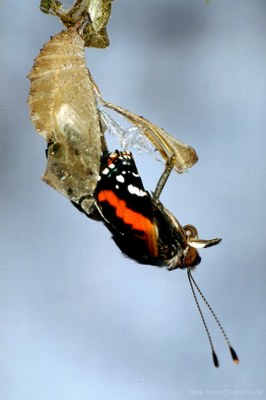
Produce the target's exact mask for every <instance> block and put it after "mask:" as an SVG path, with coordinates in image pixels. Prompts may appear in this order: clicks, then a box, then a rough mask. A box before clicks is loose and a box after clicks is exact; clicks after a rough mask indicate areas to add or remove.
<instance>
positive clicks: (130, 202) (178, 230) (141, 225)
mask: <svg viewBox="0 0 266 400" xmlns="http://www.w3.org/2000/svg"><path fill="white" fill-rule="evenodd" d="M169 169H170V168H169ZM168 176H169V170H168V169H167V168H166V169H165V172H164V173H163V175H162V177H161V179H160V180H159V182H158V185H157V188H156V190H155V192H154V194H153V195H151V194H150V193H149V192H148V191H146V190H145V189H144V186H143V183H142V180H141V177H140V175H139V173H138V170H137V168H136V165H135V162H134V159H133V156H132V153H131V152H129V151H123V152H119V151H115V152H113V153H109V154H108V155H107V156H103V158H102V162H101V173H100V177H99V181H98V184H97V186H96V190H95V193H94V196H95V210H94V212H92V214H90V215H88V216H89V217H94V218H95V219H99V216H98V217H95V214H97V213H98V214H99V215H100V219H102V221H103V222H104V223H105V225H106V226H107V228H108V229H109V230H110V231H111V233H112V235H113V236H112V237H113V239H114V241H115V243H116V244H117V245H118V247H119V248H120V250H121V251H122V252H123V253H124V254H126V255H127V256H128V257H130V258H132V259H134V260H135V261H137V262H139V263H141V264H150V265H156V266H166V267H167V268H168V269H169V270H173V269H176V268H188V267H189V268H190V267H195V266H196V265H197V264H199V262H200V256H199V254H198V252H197V249H198V248H204V247H210V246H214V245H216V244H218V243H219V242H220V241H221V239H211V240H200V239H198V233H197V230H196V228H195V227H193V226H192V225H186V226H184V227H182V226H181V225H180V223H179V222H178V220H177V219H176V218H175V217H174V216H173V214H172V213H171V212H170V211H169V210H167V209H166V208H165V207H164V206H163V204H162V203H161V202H160V200H159V195H160V193H161V190H162V188H163V186H164V184H165V182H166V180H167V178H168ZM83 201H86V198H84V197H83V198H82V199H81V200H80V202H79V207H80V209H81V210H82V209H83V207H82V203H83ZM84 212H85V211H84Z"/></svg>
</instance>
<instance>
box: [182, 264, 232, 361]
mask: <svg viewBox="0 0 266 400" xmlns="http://www.w3.org/2000/svg"><path fill="white" fill-rule="evenodd" d="M187 275H188V280H189V284H190V287H191V290H192V293H193V297H194V300H195V303H196V305H197V307H198V310H199V313H200V316H201V319H202V322H203V325H204V328H205V331H206V333H207V336H208V339H209V343H210V346H211V350H212V358H213V363H214V365H215V367H219V360H218V357H217V355H216V353H215V350H214V346H213V342H212V339H211V335H210V332H209V329H208V327H207V324H206V321H205V319H204V316H203V313H202V310H201V308H200V305H199V302H198V299H197V296H196V293H195V289H194V287H195V288H196V289H197V291H198V293H199V294H200V296H201V298H202V300H203V301H204V303H205V304H206V306H207V307H208V309H209V310H210V312H211V314H212V316H213V318H214V320H215V321H216V323H217V325H218V327H219V329H220V331H221V332H222V335H223V337H224V339H225V341H226V343H227V345H228V348H229V351H230V354H231V357H232V359H233V362H234V363H235V364H238V363H239V358H238V356H237V354H236V352H235V350H234V349H233V347H232V346H231V343H230V341H229V339H228V336H227V334H226V333H225V330H224V328H223V327H222V325H221V323H220V321H219V319H218V317H217V315H216V314H215V312H214V311H213V309H212V307H211V306H210V304H209V303H208V301H207V300H206V297H205V296H204V294H203V293H202V291H201V290H200V288H199V286H198V285H197V283H196V281H195V279H194V278H193V276H192V275H191V271H190V269H189V268H188V269H187ZM193 285H194V287H193Z"/></svg>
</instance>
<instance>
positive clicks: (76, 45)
mask: <svg viewBox="0 0 266 400" xmlns="http://www.w3.org/2000/svg"><path fill="white" fill-rule="evenodd" d="M29 79H30V81H31V86H30V95H29V99H28V103H29V107H30V114H31V120H32V122H33V124H34V126H35V128H36V130H37V132H38V133H39V134H40V135H42V136H44V137H45V139H46V141H47V144H48V151H47V158H48V160H47V167H46V171H45V174H44V175H43V178H42V179H43V180H44V181H45V182H46V183H48V184H49V185H50V186H52V187H53V188H54V189H56V190H57V191H58V192H60V193H62V194H63V195H64V196H66V197H67V198H68V199H69V200H71V201H74V202H77V201H78V199H79V198H80V197H81V196H83V195H86V196H87V198H89V196H90V195H91V196H92V195H93V192H94V190H95V187H96V184H97V179H98V175H99V168H100V156H101V147H102V146H101V143H102V138H101V137H102V127H101V123H100V118H99V112H98V109H97V105H96V97H95V93H94V90H93V86H92V83H91V80H90V75H89V73H88V70H87V67H86V62H85V54H84V41H83V39H82V37H81V36H80V35H79V33H78V32H77V30H76V29H75V28H70V29H68V30H67V31H63V32H61V33H59V34H57V35H55V36H54V37H52V38H51V39H50V40H49V42H48V43H46V44H45V46H44V47H43V49H42V50H41V52H40V54H39V55H38V57H37V58H36V59H35V62H34V65H33V68H32V70H31V72H30V74H29ZM93 201H94V200H93V197H92V198H91V200H88V201H87V202H88V204H87V206H88V210H89V208H90V205H91V204H92V203H93ZM88 210H87V211H88Z"/></svg>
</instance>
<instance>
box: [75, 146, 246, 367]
mask: <svg viewBox="0 0 266 400" xmlns="http://www.w3.org/2000/svg"><path fill="white" fill-rule="evenodd" d="M169 165H170V167H169V168H167V167H166V170H165V172H164V173H163V175H162V177H161V178H160V180H159V182H158V185H157V188H156V190H155V193H154V194H153V195H150V194H149V192H147V191H146V190H145V189H144V186H143V183H142V180H141V177H140V175H139V173H138V170H137V168H136V165H135V162H134V159H133V157H132V154H131V152H129V151H123V152H119V151H117V150H116V151H115V152H113V153H109V154H108V155H107V156H104V157H103V159H102V164H101V174H100V177H99V181H98V184H97V187H96V190H95V193H94V195H95V200H96V205H95V206H96V209H97V210H98V212H99V215H100V217H101V219H102V221H103V222H104V223H105V225H106V226H107V228H108V229H109V230H110V232H111V233H112V237H113V239H114V241H115V243H116V244H117V246H118V247H119V248H120V250H121V251H122V252H123V253H124V254H125V255H127V256H128V257H130V258H132V259H134V260H135V261H137V262H139V263H141V264H151V265H156V266H160V267H161V266H166V267H167V268H168V269H169V270H174V269H176V268H182V269H183V268H187V274H188V279H189V283H190V286H191V290H192V292H193V296H194V299H195V301H196V304H197V307H198V310H199V312H200V316H201V318H202V321H203V324H204V327H205V330H206V332H207V335H208V339H209V342H210V346H211V349H212V356H213V361H214V365H215V366H216V367H218V366H219V361H218V358H217V356H216V353H215V351H214V346H213V343H212V339H211V336H210V334H209V330H208V327H207V325H206V322H205V319H204V317H203V313H202V310H201V308H200V306H199V302H198V299H197V296H196V293H195V289H196V290H197V291H198V293H199V294H200V296H201V297H202V299H203V301H204V302H205V304H206V305H207V307H208V308H209V310H210V312H211V313H212V315H213V317H214V319H215V321H216V322H217V324H218V326H219V328H220V329H221V331H222V334H223V336H224V338H225V340H226V342H227V345H228V347H229V350H230V353H231V356H232V358H233V361H234V363H236V364H237V363H238V362H239V360H238V357H237V354H236V352H235V351H234V349H233V348H232V346H231V344H230V342H229V340H228V337H227V335H226V333H225V331H224V329H223V327H222V326H221V324H220V322H219V320H218V318H217V317H216V314H215V313H214V311H213V309H212V308H211V306H210V305H209V303H208V302H207V300H206V298H205V297H204V295H203V293H202V292H201V290H200V289H199V287H198V285H197V283H196V282H195V279H194V278H193V277H192V275H191V271H192V270H193V269H194V268H195V267H196V266H197V265H198V264H199V263H200V261H201V258H200V256H199V254H198V251H197V248H204V247H211V246H214V245H216V244H218V243H219V242H220V241H221V239H217V238H216V239H211V240H200V239H198V233H197V230H196V228H195V227H194V226H192V225H186V226H184V227H182V226H181V225H180V223H179V222H178V220H177V219H176V218H175V217H174V216H173V214H172V213H171V212H170V211H169V210H167V209H166V208H165V207H164V206H163V205H162V203H161V202H160V201H159V195H160V193H161V191H162V188H163V187H164V185H165V183H166V180H167V178H168V176H169V174H170V172H171V169H172V168H171V162H169ZM80 207H81V210H82V201H81V203H80ZM89 216H90V217H92V215H91V214H90V215H89ZM98 219H99V218H98Z"/></svg>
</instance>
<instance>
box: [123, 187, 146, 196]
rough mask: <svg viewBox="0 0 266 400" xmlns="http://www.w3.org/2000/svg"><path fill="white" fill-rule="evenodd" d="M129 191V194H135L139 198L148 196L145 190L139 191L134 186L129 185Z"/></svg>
mask: <svg viewBox="0 0 266 400" xmlns="http://www.w3.org/2000/svg"><path fill="white" fill-rule="evenodd" d="M127 189H128V191H129V193H131V194H135V195H136V196H139V197H144V196H147V193H146V192H144V191H143V190H141V189H139V188H138V187H136V186H133V185H131V184H130V185H128V187H127Z"/></svg>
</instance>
